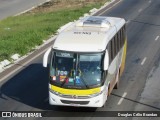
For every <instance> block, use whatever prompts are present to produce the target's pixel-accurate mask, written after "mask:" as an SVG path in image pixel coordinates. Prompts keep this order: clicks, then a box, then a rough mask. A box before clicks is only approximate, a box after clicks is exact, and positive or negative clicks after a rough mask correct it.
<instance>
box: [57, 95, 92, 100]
mask: <svg viewBox="0 0 160 120" xmlns="http://www.w3.org/2000/svg"><path fill="white" fill-rule="evenodd" d="M60 97H63V98H73V95H60ZM88 98H91V97H90V96H76V99H88Z"/></svg>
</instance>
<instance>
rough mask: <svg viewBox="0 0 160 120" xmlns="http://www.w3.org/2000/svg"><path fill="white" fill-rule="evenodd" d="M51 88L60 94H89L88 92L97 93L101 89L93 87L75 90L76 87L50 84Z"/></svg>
mask: <svg viewBox="0 0 160 120" xmlns="http://www.w3.org/2000/svg"><path fill="white" fill-rule="evenodd" d="M51 89H52V90H54V91H56V92H59V93H61V94H66V95H90V94H95V93H99V92H100V91H101V89H100V87H98V88H93V89H87V90H77V89H65V88H60V87H57V86H54V85H51Z"/></svg>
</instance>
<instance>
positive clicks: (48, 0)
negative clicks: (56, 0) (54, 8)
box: [14, 0, 51, 16]
mask: <svg viewBox="0 0 160 120" xmlns="http://www.w3.org/2000/svg"><path fill="white" fill-rule="evenodd" d="M50 1H51V0H46V1H44V2H41V3H39V4H38V5H35V6H33V7H31V8H29V9H27V10H24V11H22V12H20V13H17V14H15V15H14V16H19V15H21V14H24V13H26V12H29V11H31V10H33V9H34V8H36V7H38V6H41V5H43V4H44V3H46V2H50Z"/></svg>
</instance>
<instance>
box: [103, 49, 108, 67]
mask: <svg viewBox="0 0 160 120" xmlns="http://www.w3.org/2000/svg"><path fill="white" fill-rule="evenodd" d="M108 66H109V55H108V51H107V50H106V52H105V56H104V63H103V70H108Z"/></svg>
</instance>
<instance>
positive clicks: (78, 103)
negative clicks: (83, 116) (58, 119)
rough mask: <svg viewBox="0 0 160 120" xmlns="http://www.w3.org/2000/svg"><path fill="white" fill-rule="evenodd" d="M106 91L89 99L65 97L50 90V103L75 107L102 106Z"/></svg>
mask: <svg viewBox="0 0 160 120" xmlns="http://www.w3.org/2000/svg"><path fill="white" fill-rule="evenodd" d="M104 96H105V95H104V93H102V94H100V95H98V96H96V97H92V98H89V99H76V98H63V97H60V96H58V95H55V94H53V93H52V92H50V91H49V103H50V105H60V106H75V107H102V106H103V105H104V103H105V101H106V99H105V97H104Z"/></svg>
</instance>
